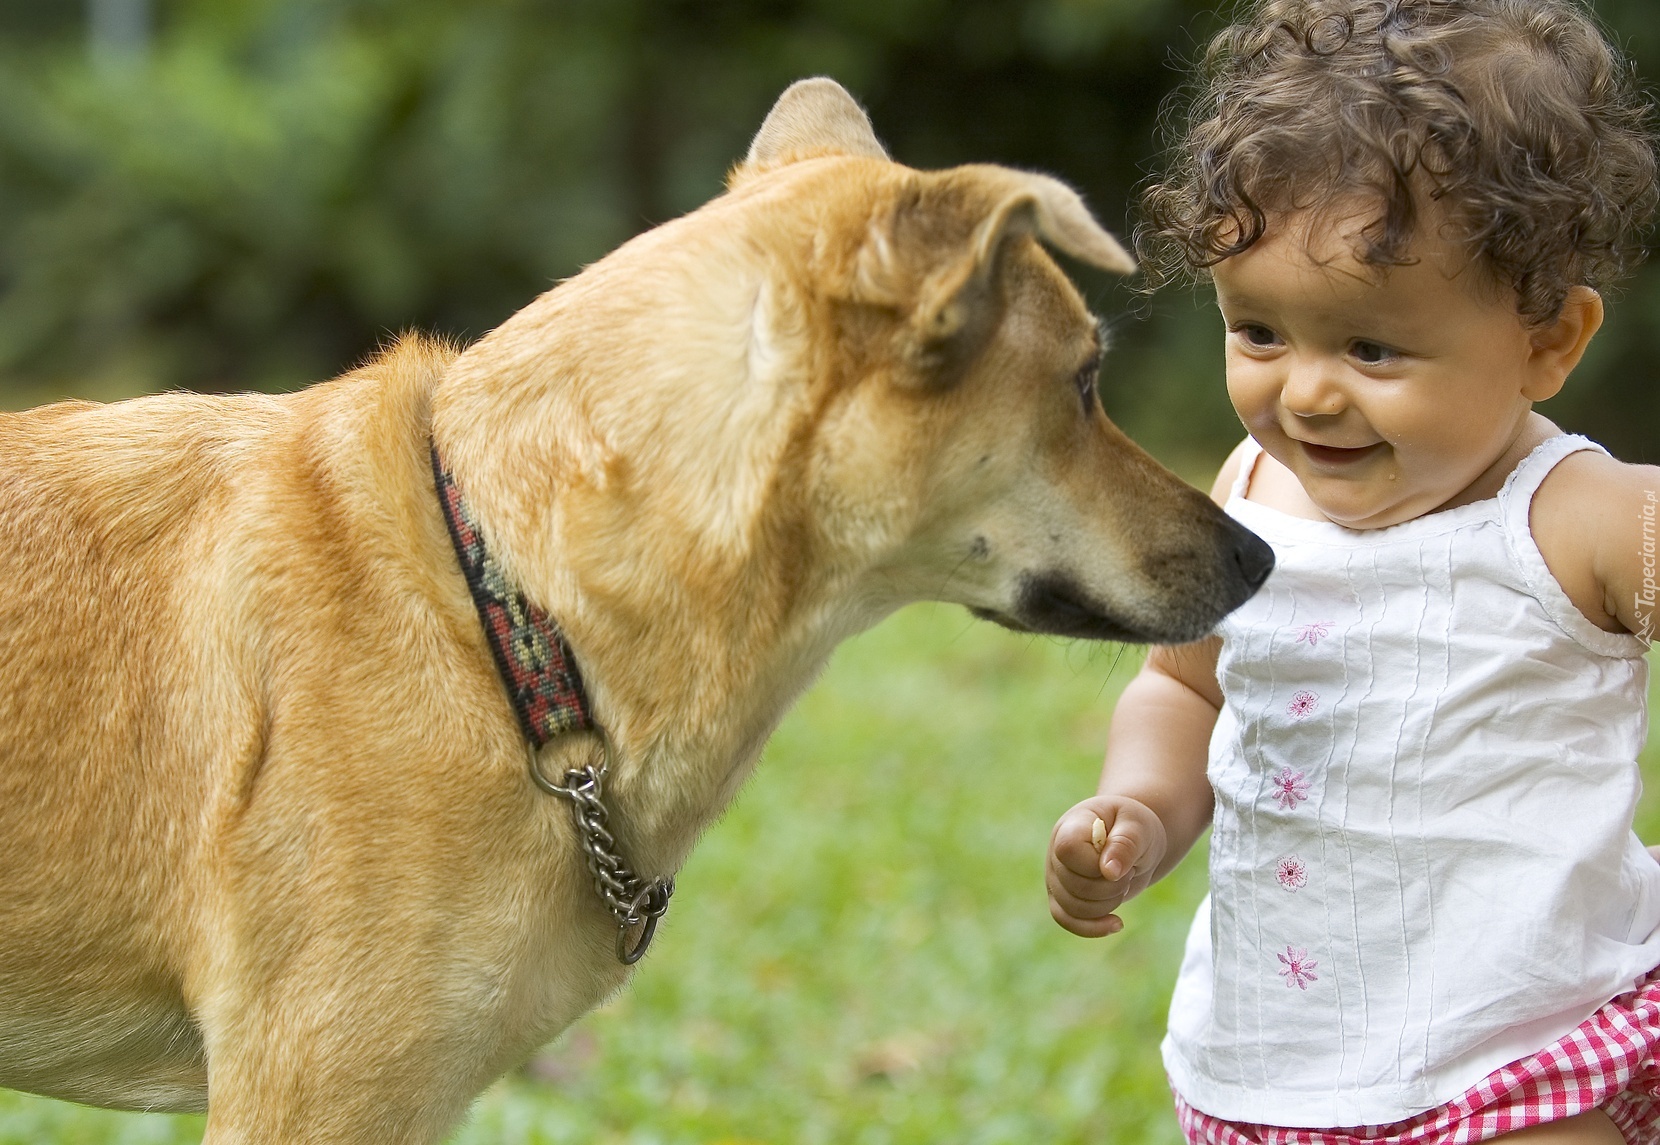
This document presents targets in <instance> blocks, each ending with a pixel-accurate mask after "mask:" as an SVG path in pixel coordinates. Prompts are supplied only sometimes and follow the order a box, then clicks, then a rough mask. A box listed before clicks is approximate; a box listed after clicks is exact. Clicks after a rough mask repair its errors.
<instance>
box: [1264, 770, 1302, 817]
mask: <svg viewBox="0 0 1660 1145" xmlns="http://www.w3.org/2000/svg"><path fill="white" fill-rule="evenodd" d="M1269 782H1271V783H1272V784H1273V785H1274V802H1275V803H1278V804H1279V805H1280V809H1281V810H1282V811H1295V810H1296V809H1297V804H1299V803H1301V802H1302V801H1303V800H1305V799H1307V798H1308V780H1307V779H1306V778H1305V777H1304V776H1303V773H1302V772H1300V771H1292V770H1291V769H1290V768H1289V767H1282V768H1280V770H1279V774H1278V775H1276V776H1274V778H1273V779H1272V780H1270V781H1269Z"/></svg>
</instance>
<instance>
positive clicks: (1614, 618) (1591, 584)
mask: <svg viewBox="0 0 1660 1145" xmlns="http://www.w3.org/2000/svg"><path fill="white" fill-rule="evenodd" d="M1657 517H1660V467H1656V466H1653V465H1632V464H1629V463H1627V462H1623V461H1618V460H1615V459H1614V458H1612V457H1609V456H1608V455H1607V454H1605V453H1600V452H1597V451H1596V450H1581V451H1580V452H1577V453H1572V454H1569V455H1568V456H1567V457H1565V458H1563V459H1562V460H1561V461H1560V462H1559V463H1558V464H1557V465H1556V467H1555V468H1554V469H1552V470H1551V472H1550V474H1549V475H1548V476H1547V477H1546V478H1545V480H1544V482H1543V483H1542V484H1541V485H1540V486H1539V491H1538V493H1536V494H1535V495H1534V498H1533V507H1532V513H1531V517H1530V521H1529V523H1530V525H1531V527H1532V530H1533V538H1534V542H1535V543H1536V544H1537V545H1538V546H1539V552H1540V554H1541V555H1543V556H1544V558H1545V564H1546V565H1547V566H1548V567H1549V568H1550V571H1551V575H1553V576H1554V577H1556V580H1557V583H1559V584H1560V585H1561V586H1562V590H1563V591H1564V592H1566V593H1567V594H1568V598H1569V599H1570V600H1572V601H1573V602H1574V604H1575V606H1576V607H1578V609H1579V610H1580V612H1582V613H1584V614H1585V617H1586V618H1587V619H1588V620H1590V621H1591V622H1592V623H1593V624H1595V625H1596V626H1597V627H1598V628H1602V629H1604V630H1606V631H1609V632H1636V633H1639V634H1642V635H1646V634H1647V631H1648V626H1649V625H1650V624H1651V623H1652V621H1651V619H1650V618H1649V616H1648V611H1649V610H1650V609H1652V605H1653V603H1654V593H1653V587H1654V582H1655V580H1656V568H1655V564H1656V560H1655V558H1656V551H1657V545H1660V537H1657V535H1656V530H1657V528H1660V520H1657ZM1645 581H1646V584H1647V588H1648V596H1647V601H1648V605H1649V607H1648V608H1645V607H1644V599H1645V598H1644V591H1645Z"/></svg>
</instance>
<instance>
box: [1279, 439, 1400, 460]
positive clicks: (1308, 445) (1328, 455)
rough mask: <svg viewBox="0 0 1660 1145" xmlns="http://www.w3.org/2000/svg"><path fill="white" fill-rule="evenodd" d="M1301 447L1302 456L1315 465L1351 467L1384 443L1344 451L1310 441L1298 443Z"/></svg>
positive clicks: (1376, 442) (1380, 447) (1334, 446)
mask: <svg viewBox="0 0 1660 1145" xmlns="http://www.w3.org/2000/svg"><path fill="white" fill-rule="evenodd" d="M1297 444H1298V445H1300V446H1302V447H1303V455H1304V456H1305V457H1307V458H1308V459H1309V460H1310V461H1312V462H1314V463H1315V464H1317V465H1332V466H1342V465H1353V464H1354V463H1356V462H1358V461H1364V460H1365V459H1366V458H1368V457H1371V456H1372V455H1373V454H1375V453H1377V452H1378V451H1380V450H1381V449H1383V446H1384V443H1383V442H1381V441H1374V442H1373V443H1372V444H1371V445H1362V446H1359V447H1357V448H1354V449H1345V448H1343V447H1342V446H1337V445H1316V444H1315V443H1314V442H1312V441H1299V442H1298V443H1297Z"/></svg>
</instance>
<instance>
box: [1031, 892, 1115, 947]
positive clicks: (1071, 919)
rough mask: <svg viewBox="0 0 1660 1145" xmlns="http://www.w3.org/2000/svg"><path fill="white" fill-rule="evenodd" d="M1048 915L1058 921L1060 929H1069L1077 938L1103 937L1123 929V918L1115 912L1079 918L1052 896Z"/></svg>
mask: <svg viewBox="0 0 1660 1145" xmlns="http://www.w3.org/2000/svg"><path fill="white" fill-rule="evenodd" d="M1049 915H1050V917H1051V918H1053V919H1054V920H1055V921H1056V922H1058V923H1060V925H1061V928H1062V929H1064V930H1068V931H1071V932H1072V933H1073V934H1076V935H1077V936H1078V937H1079V938H1105V937H1106V936H1107V935H1109V934H1117V933H1118V932H1119V931H1121V930H1123V929H1124V920H1123V919H1121V918H1119V917H1118V916H1117V915H1116V914H1105V915H1102V916H1101V917H1099V918H1079V917H1078V916H1077V915H1072V914H1068V913H1066V911H1065V909H1064V908H1063V907H1062V906H1061V905H1060V904H1059V903H1057V902H1056V901H1055V900H1054V899H1053V898H1051V899H1050V900H1049Z"/></svg>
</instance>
